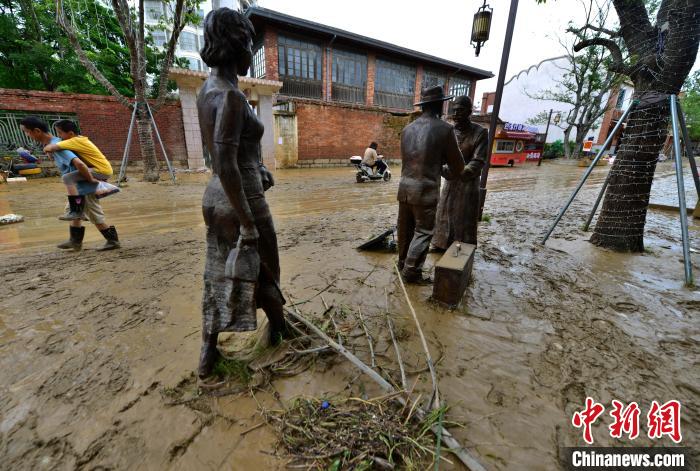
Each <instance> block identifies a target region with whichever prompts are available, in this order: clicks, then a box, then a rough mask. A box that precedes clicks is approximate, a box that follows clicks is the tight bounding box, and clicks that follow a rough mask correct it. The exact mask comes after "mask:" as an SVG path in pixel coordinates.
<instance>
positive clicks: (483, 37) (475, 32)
mask: <svg viewBox="0 0 700 471" xmlns="http://www.w3.org/2000/svg"><path fill="white" fill-rule="evenodd" d="M492 14H493V8H491V7H490V6H488V5H487V4H486V0H484V4H483V5H482V6H481V8H479V9H478V10H477V12H476V13H475V14H474V23H472V39H471V44H472V46H474V47H475V48H476V56H477V57H479V52H480V51H481V45H482V44H484V43H485V42H486V41H488V39H489V33H490V32H491V15H492Z"/></svg>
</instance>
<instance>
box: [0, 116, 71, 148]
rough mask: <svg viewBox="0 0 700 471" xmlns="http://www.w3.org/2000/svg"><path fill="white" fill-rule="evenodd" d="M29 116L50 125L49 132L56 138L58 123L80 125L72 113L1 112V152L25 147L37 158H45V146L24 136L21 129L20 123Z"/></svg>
mask: <svg viewBox="0 0 700 471" xmlns="http://www.w3.org/2000/svg"><path fill="white" fill-rule="evenodd" d="M27 116H36V117H37V118H39V119H41V120H42V121H44V122H46V123H47V124H48V125H49V131H50V132H51V133H52V134H53V135H54V136H55V135H56V128H55V124H56V122H57V121H61V120H62V119H70V120H71V121H73V122H75V123H76V124H78V127H80V126H79V123H78V118H77V117H76V115H75V114H72V113H36V112H33V111H5V110H0V150H1V151H3V152H7V151H12V150H15V149H17V148H18V147H24V148H25V149H27V150H29V151H30V152H31V153H32V154H33V155H35V156H36V157H40V156H42V157H43V156H44V152H43V148H44V146H43V145H41V144H39V143H38V142H36V141H33V140H31V139H29V138H28V137H27V136H25V135H24V133H23V132H22V130H21V129H20V127H19V123H20V121H22V119H24V118H25V117H27Z"/></svg>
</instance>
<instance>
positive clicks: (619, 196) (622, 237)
mask: <svg viewBox="0 0 700 471" xmlns="http://www.w3.org/2000/svg"><path fill="white" fill-rule="evenodd" d="M669 107H670V105H669V102H668V100H667V99H662V100H661V101H658V102H656V103H654V104H651V105H649V106H646V107H644V108H637V109H635V110H633V111H632V113H630V115H629V118H628V120H627V127H626V128H625V135H624V137H623V139H622V143H621V144H620V147H619V150H618V152H617V157H615V163H614V164H613V167H612V169H610V180H609V184H608V189H607V191H606V193H605V200H604V201H603V208H602V209H601V212H600V216H599V217H598V222H597V223H596V226H595V230H594V233H593V236H592V237H591V242H592V243H594V244H595V245H599V246H602V247H606V248H610V249H613V250H617V251H621V252H643V251H644V223H645V221H646V216H647V206H648V205H649V193H650V192H651V183H652V180H653V179H654V171H655V170H656V162H657V161H658V158H659V150H660V149H661V147H662V146H663V143H664V140H665V139H666V134H667V127H668V118H669Z"/></svg>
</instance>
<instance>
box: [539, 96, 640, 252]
mask: <svg viewBox="0 0 700 471" xmlns="http://www.w3.org/2000/svg"><path fill="white" fill-rule="evenodd" d="M637 104H639V101H638V100H634V101H633V102H632V104H631V105H630V106H629V107H628V108H627V110H625V112H624V113H623V114H622V116H621V117H620V120H619V121H618V122H617V124H616V125H615V127H614V128H613V130H612V132H611V133H610V134H608V137H607V139H605V142H604V143H603V147H601V148H600V150H599V151H598V154H597V155H596V156H595V159H593V162H591V165H589V166H588V168H587V169H586V171H585V173H584V174H583V177H581V181H580V182H578V186H577V187H576V189H575V190H574V192H573V193H572V194H571V197H570V198H569V201H567V202H566V204H565V205H564V207H563V208H561V211H560V212H559V215H558V216H557V218H556V219H555V220H554V224H552V227H550V228H549V231H548V232H547V235H545V236H544V239H542V245H544V244H545V242H547V239H549V236H550V235H552V232H553V231H554V228H555V227H557V224H559V221H560V220H561V218H562V216H564V213H565V212H566V211H567V210H568V209H569V206H571V203H572V202H573V201H574V198H576V195H577V194H578V192H579V191H580V190H581V187H582V186H583V184H584V183H586V180H587V179H588V176H589V175H590V174H591V172H592V171H593V169H594V168H595V166H596V164H597V163H598V161H599V160H600V158H601V157H602V156H603V152H604V151H605V149H606V148H607V147H608V146H609V145H610V143H611V142H612V140H613V137H614V136H615V133H616V132H617V130H618V129H619V128H620V126H622V123H623V121H624V120H625V118H627V115H628V114H629V113H630V111H632V108H634V107H635V106H636V105H637Z"/></svg>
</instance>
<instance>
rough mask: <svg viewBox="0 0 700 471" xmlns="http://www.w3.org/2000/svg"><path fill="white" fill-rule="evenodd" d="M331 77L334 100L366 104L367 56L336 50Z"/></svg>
mask: <svg viewBox="0 0 700 471" xmlns="http://www.w3.org/2000/svg"><path fill="white" fill-rule="evenodd" d="M331 75H332V80H333V84H332V86H331V99H332V100H334V101H342V102H347V103H364V102H365V88H366V86H367V56H365V55H362V54H355V53H352V52H347V51H341V50H338V49H334V50H333V72H332V74H331Z"/></svg>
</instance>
